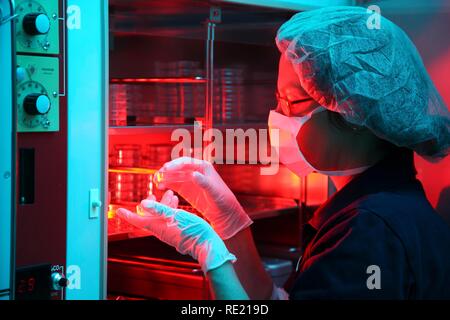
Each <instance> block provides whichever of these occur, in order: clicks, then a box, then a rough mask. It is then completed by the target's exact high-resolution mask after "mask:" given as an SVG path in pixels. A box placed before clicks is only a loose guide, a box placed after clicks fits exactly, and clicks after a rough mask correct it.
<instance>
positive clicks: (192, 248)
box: [117, 200, 236, 273]
mask: <svg viewBox="0 0 450 320" xmlns="http://www.w3.org/2000/svg"><path fill="white" fill-rule="evenodd" d="M140 206H141V210H142V213H143V214H140V215H138V214H135V213H133V212H131V211H129V210H126V209H123V208H120V209H118V210H117V215H118V216H119V217H120V218H121V219H124V220H126V221H127V222H128V223H130V224H132V225H134V226H136V227H138V228H142V229H145V230H147V231H150V232H151V233H152V234H153V235H154V236H156V237H157V238H158V239H160V240H161V241H163V242H165V243H167V244H168V245H170V246H172V247H174V248H175V249H176V250H177V251H178V252H180V253H181V254H189V255H190V256H191V257H193V258H194V259H196V260H197V261H198V262H199V264H200V266H201V267H202V270H203V271H204V272H205V273H206V272H208V271H210V270H212V269H215V268H218V267H220V266H221V265H223V264H224V263H225V262H227V261H232V262H234V261H236V257H235V256H234V255H233V254H231V253H230V252H229V251H228V249H227V247H226V246H225V244H224V243H223V241H222V239H220V237H219V236H218V235H217V233H216V232H215V231H214V229H213V228H212V227H211V226H210V225H209V224H208V223H207V222H206V221H205V220H203V219H202V218H200V217H198V216H196V215H195V214H192V213H190V212H187V211H184V210H181V209H174V208H171V207H168V206H166V205H164V204H161V203H159V202H156V201H154V200H142V202H141V204H140Z"/></svg>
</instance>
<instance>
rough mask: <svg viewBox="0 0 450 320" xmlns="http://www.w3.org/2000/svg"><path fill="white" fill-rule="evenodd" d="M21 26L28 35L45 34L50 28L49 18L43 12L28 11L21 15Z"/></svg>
mask: <svg viewBox="0 0 450 320" xmlns="http://www.w3.org/2000/svg"><path fill="white" fill-rule="evenodd" d="M22 26H23V30H25V32H26V33H28V34H29V35H32V36H35V35H39V34H46V33H47V32H48V31H49V30H50V19H49V18H48V16H47V15H45V14H43V13H29V14H27V15H25V17H23V22H22Z"/></svg>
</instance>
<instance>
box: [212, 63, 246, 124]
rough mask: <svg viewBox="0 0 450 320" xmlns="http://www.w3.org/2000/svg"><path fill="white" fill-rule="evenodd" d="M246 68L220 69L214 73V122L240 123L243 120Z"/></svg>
mask: <svg viewBox="0 0 450 320" xmlns="http://www.w3.org/2000/svg"><path fill="white" fill-rule="evenodd" d="M244 70H245V69H244V67H241V66H235V67H229V68H219V69H216V70H215V71H214V97H213V101H214V102H213V103H214V106H213V109H214V121H215V122H218V123H232V122H240V121H242V119H243V112H242V106H243V100H244V98H243V96H244V88H243V82H244V81H243V79H244V72H245V71H244Z"/></svg>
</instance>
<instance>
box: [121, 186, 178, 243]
mask: <svg viewBox="0 0 450 320" xmlns="http://www.w3.org/2000/svg"><path fill="white" fill-rule="evenodd" d="M146 200H155V201H156V197H155V195H153V194H150V195H149V196H148V197H147V199H146ZM160 202H161V203H162V204H165V205H166V206H168V207H171V208H173V209H176V208H177V207H178V197H177V196H176V195H174V194H173V191H172V190H167V191H166V192H165V193H164V194H163V196H162V198H161V200H160ZM136 213H137V214H138V215H141V216H145V212H144V210H143V209H142V207H141V205H140V204H139V205H137V206H136ZM149 235H153V234H152V233H151V232H150V231H147V230H145V229H141V228H139V229H138V230H137V231H133V232H130V233H129V234H128V236H129V237H131V238H135V237H143V236H149Z"/></svg>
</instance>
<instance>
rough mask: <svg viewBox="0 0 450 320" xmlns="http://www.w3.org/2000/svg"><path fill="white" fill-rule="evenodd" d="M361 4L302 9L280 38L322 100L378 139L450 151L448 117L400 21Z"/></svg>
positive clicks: (434, 154)
mask: <svg viewBox="0 0 450 320" xmlns="http://www.w3.org/2000/svg"><path fill="white" fill-rule="evenodd" d="M372 14H373V13H372V12H367V10H366V9H365V8H361V7H326V8H323V9H317V10H312V11H306V12H301V13H297V14H296V15H294V16H293V17H292V18H291V19H290V20H289V21H287V22H286V23H284V24H283V25H282V26H281V27H280V29H279V30H278V34H277V37H276V42H277V46H278V48H279V50H280V51H281V53H282V54H285V55H286V57H287V58H288V60H289V61H290V62H291V63H292V65H293V67H294V70H295V72H296V73H297V75H298V77H299V80H300V85H301V86H302V88H303V89H304V90H305V91H306V92H307V93H308V94H309V95H310V96H311V97H312V98H313V99H314V100H316V101H317V102H318V103H319V104H321V105H322V106H324V107H326V108H327V109H329V110H331V111H335V112H338V113H340V114H341V115H342V116H343V117H344V118H345V119H346V120H347V121H348V122H350V123H353V124H356V125H360V126H364V127H367V128H368V129H369V130H371V131H372V132H373V133H374V134H375V135H377V136H378V137H380V138H382V139H385V140H387V141H389V142H391V143H393V144H395V145H397V146H400V147H408V148H410V149H413V150H414V151H416V152H417V153H418V154H420V155H422V156H424V157H426V158H429V159H432V158H441V157H444V156H445V155H447V154H448V152H449V146H450V134H449V128H450V114H449V112H448V110H447V107H446V106H445V104H444V103H443V101H442V98H441V97H440V95H439V93H438V92H437V90H436V88H435V87H434V85H433V83H432V81H431V79H430V78H429V76H428V74H427V71H426V69H425V67H424V65H423V63H422V60H421V58H420V55H419V53H418V52H417V49H416V48H415V46H414V44H413V43H412V42H411V40H410V39H409V38H408V36H407V35H406V34H405V32H404V31H403V30H402V29H400V28H399V27H398V26H397V25H395V24H394V23H392V22H391V21H389V20H388V19H386V18H384V17H380V22H381V23H380V28H379V29H376V28H374V29H370V28H368V26H367V21H368V20H369V19H370V17H371V15H372Z"/></svg>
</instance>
